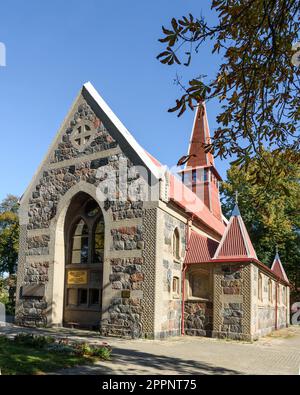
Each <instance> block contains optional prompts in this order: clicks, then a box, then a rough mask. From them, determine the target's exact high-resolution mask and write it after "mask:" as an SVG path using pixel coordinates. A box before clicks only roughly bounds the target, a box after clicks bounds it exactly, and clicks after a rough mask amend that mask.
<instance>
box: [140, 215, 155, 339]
mask: <svg viewBox="0 0 300 395" xmlns="http://www.w3.org/2000/svg"><path fill="white" fill-rule="evenodd" d="M156 222H157V209H155V208H153V209H148V210H146V212H145V215H144V218H143V226H144V241H145V249H144V250H143V257H144V259H145V262H144V282H143V285H142V292H143V300H142V307H143V316H142V331H143V335H144V336H147V337H153V336H154V312H155V296H156V295H155V280H156V277H155V273H156V267H155V265H156V238H157V233H156Z"/></svg>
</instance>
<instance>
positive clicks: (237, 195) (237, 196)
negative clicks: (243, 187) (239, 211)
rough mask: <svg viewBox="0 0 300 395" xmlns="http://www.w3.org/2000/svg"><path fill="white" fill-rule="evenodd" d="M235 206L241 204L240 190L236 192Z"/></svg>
mask: <svg viewBox="0 0 300 395" xmlns="http://www.w3.org/2000/svg"><path fill="white" fill-rule="evenodd" d="M235 204H236V205H238V204H239V191H238V190H236V191H235Z"/></svg>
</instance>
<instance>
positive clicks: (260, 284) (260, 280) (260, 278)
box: [258, 273, 263, 302]
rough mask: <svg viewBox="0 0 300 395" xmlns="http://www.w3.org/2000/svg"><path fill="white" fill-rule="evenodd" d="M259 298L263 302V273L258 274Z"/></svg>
mask: <svg viewBox="0 0 300 395" xmlns="http://www.w3.org/2000/svg"><path fill="white" fill-rule="evenodd" d="M258 300H260V301H261V302H262V300H263V297H262V275H261V273H259V274H258Z"/></svg>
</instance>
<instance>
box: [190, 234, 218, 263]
mask: <svg viewBox="0 0 300 395" xmlns="http://www.w3.org/2000/svg"><path fill="white" fill-rule="evenodd" d="M218 244H219V243H218V242H216V241H215V240H212V239H209V238H208V237H205V236H203V235H200V234H199V233H196V232H194V231H192V232H191V235H190V239H189V243H188V250H187V253H186V256H185V260H184V263H188V264H190V263H204V262H209V261H211V259H212V257H213V256H214V254H215V252H216V249H217V248H218Z"/></svg>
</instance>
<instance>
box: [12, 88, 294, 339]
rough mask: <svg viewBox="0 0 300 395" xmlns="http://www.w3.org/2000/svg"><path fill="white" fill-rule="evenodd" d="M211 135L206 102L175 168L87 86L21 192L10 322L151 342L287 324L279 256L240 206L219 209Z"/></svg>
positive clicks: (245, 334)
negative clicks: (249, 225) (260, 250)
mask: <svg viewBox="0 0 300 395" xmlns="http://www.w3.org/2000/svg"><path fill="white" fill-rule="evenodd" d="M209 142H210V132H209V126H208V119H207V113H206V108H205V104H204V103H202V104H199V106H198V107H197V109H196V111H195V119H194V124H193V127H192V134H191V138H190V142H189V147H188V155H187V156H186V157H185V160H184V161H183V162H184V167H183V168H178V169H177V170H178V171H176V174H175V173H172V172H171V171H170V170H169V169H168V168H167V167H165V166H163V165H162V164H161V163H160V162H159V161H158V160H156V159H155V158H154V157H152V156H151V155H150V154H149V153H148V152H147V151H145V150H144V149H143V148H142V147H141V146H140V145H139V144H138V142H137V141H136V140H135V138H134V137H133V135H132V134H131V133H130V132H129V131H128V130H127V129H126V127H125V126H124V125H123V124H122V122H121V121H120V120H119V119H118V118H117V116H116V115H115V114H114V113H113V111H112V110H111V109H110V108H109V106H108V105H107V104H106V102H105V101H104V100H103V99H102V97H101V96H100V95H99V93H98V92H97V91H96V90H95V88H94V87H93V86H92V85H91V83H86V84H85V85H84V86H83V87H82V89H81V91H80V93H79V95H78V97H77V98H76V100H75V102H74V104H73V106H72V108H71V110H70V112H69V114H68V115H67V117H66V118H65V120H64V121H63V124H62V126H61V128H60V130H59V132H58V133H57V136H56V137H55V140H54V141H53V143H52V145H51V147H50V148H49V151H48V153H47V154H46V157H45V159H44V160H43V162H42V163H41V165H40V167H39V168H38V170H37V172H36V174H35V176H34V178H33V180H32V182H31V184H30V185H29V187H28V189H27V190H26V192H25V193H24V195H23V197H22V199H21V203H20V253H19V263H18V279H17V306H16V320H17V322H19V323H20V324H21V325H41V324H43V325H48V326H67V327H76V328H77V327H78V328H88V329H96V330H100V333H101V334H102V335H105V336H120V337H123V336H129V337H132V338H138V337H144V338H145V337H146V338H155V339H162V338H166V337H168V336H179V335H182V334H186V335H193V336H212V337H220V338H231V339H240V340H254V339H256V338H258V337H259V336H262V335H265V334H268V333H270V332H271V331H273V330H276V329H279V328H282V327H286V326H287V325H288V324H289V291H290V283H289V280H288V278H287V276H286V274H285V271H284V268H283V265H282V263H281V261H280V257H279V255H278V253H277V254H276V256H275V259H274V263H273V265H272V268H271V269H270V268H269V267H268V266H266V265H265V264H263V263H262V262H260V261H259V259H258V258H257V256H256V252H255V250H254V247H253V245H252V243H251V240H250V237H249V234H248V232H247V229H246V227H245V224H244V222H243V219H242V216H241V213H240V212H239V208H238V205H237V204H236V206H235V208H234V210H233V212H232V215H231V218H230V219H229V221H228V220H227V219H226V218H225V217H224V216H223V214H222V208H221V203H220V196H219V183H220V182H221V181H222V180H221V177H220V175H219V173H218V170H217V169H216V167H215V163H214V158H213V156H212V154H211V153H206V152H205V149H204V145H205V144H208V143H209ZM187 146H188V142H187Z"/></svg>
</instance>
